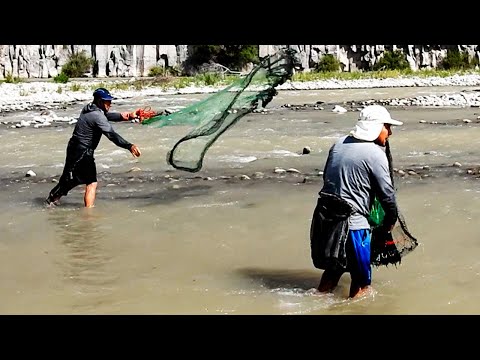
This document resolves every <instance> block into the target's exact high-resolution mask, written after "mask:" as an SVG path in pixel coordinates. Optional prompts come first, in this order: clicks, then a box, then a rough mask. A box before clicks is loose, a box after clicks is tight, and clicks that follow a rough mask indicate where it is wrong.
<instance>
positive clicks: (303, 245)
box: [0, 87, 480, 315]
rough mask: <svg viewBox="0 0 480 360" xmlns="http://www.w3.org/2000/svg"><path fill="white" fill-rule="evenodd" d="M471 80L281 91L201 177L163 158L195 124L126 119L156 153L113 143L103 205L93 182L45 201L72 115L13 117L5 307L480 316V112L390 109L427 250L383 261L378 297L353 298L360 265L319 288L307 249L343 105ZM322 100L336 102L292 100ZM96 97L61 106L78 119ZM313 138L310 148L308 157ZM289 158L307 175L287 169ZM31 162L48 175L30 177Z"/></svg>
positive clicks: (209, 158) (8, 136) (345, 120)
mask: <svg viewBox="0 0 480 360" xmlns="http://www.w3.org/2000/svg"><path fill="white" fill-rule="evenodd" d="M461 90H465V88H452V87H448V88H400V89H351V90H318V91H280V92H279V94H278V95H277V96H276V97H275V98H274V100H273V101H272V102H271V103H270V104H269V105H268V106H267V113H266V114H259V113H252V114H249V115H247V116H245V117H244V118H242V119H241V120H240V121H239V122H238V123H237V124H235V126H233V127H232V128H231V129H229V130H228V131H227V132H225V133H224V134H223V135H222V136H221V137H220V138H219V139H218V140H217V142H216V143H215V144H214V145H213V146H212V147H211V148H210V149H209V151H208V152H207V153H206V156H205V159H204V164H203V168H202V169H201V170H200V171H199V172H197V173H189V172H185V171H181V170H175V169H173V168H172V167H170V166H169V165H168V164H167V163H166V160H165V158H166V154H167V151H168V150H169V149H170V148H171V147H172V146H173V145H174V144H175V142H176V141H177V140H179V139H180V138H181V137H182V136H183V135H185V134H186V132H187V130H188V129H187V128H185V127H173V126H172V127H164V128H154V127H148V126H142V125H140V124H135V123H116V124H114V127H115V128H116V129H117V131H118V132H119V133H120V134H121V135H122V136H124V137H125V138H126V139H127V140H129V141H131V142H133V143H135V144H137V145H138V146H139V147H140V149H141V150H142V156H141V157H140V158H138V159H135V158H133V157H132V156H131V155H130V153H129V152H128V151H125V150H123V149H121V148H118V147H116V146H115V145H113V144H112V143H111V142H109V141H108V140H107V139H106V138H105V137H104V138H103V139H102V140H101V143H100V146H99V148H98V150H97V151H96V162H97V170H98V173H99V176H98V178H99V187H98V194H97V201H96V206H95V207H94V208H92V209H84V208H83V187H81V186H79V187H77V188H75V189H74V190H72V191H71V192H70V193H69V195H68V196H66V197H64V198H62V200H61V205H60V206H58V207H55V208H46V207H45V206H44V204H43V199H44V198H45V197H46V196H47V194H48V192H49V191H50V189H51V188H52V187H53V186H54V185H55V183H54V182H53V181H54V179H58V177H59V176H60V173H61V171H62V167H63V162H64V157H65V148H66V144H67V141H68V139H69V137H70V135H71V132H72V130H73V126H72V125H61V126H54V127H48V128H38V129H36V128H31V127H30V128H15V129H14V128H10V127H8V126H5V125H2V126H0V140H1V143H2V147H3V152H2V155H1V157H0V181H1V185H2V186H1V188H0V218H1V222H0V234H1V236H0V260H1V261H0V296H1V298H2V301H1V302H0V313H2V314H271V315H277V314H314V315H321V314H476V313H479V312H480V305H479V304H480V301H479V300H480V299H479V297H480V260H479V257H478V254H479V251H480V242H479V240H478V239H479V236H478V235H479V230H478V225H477V224H478V223H477V219H478V217H479V213H480V207H479V206H478V202H479V200H480V199H479V198H480V181H479V180H478V178H477V176H478V175H476V171H477V168H478V166H479V161H478V148H479V142H480V140H479V139H480V127H479V121H478V120H477V117H478V116H479V115H480V114H479V109H477V108H418V107H417V108H415V107H405V108H392V109H391V113H392V116H393V117H394V118H397V119H400V120H402V121H404V125H403V126H401V127H395V128H393V135H392V137H391V138H390V143H391V149H392V153H393V157H394V159H393V160H394V166H395V167H396V168H397V169H400V170H403V171H404V172H405V173H406V175H399V174H398V173H396V178H395V184H396V187H397V196H398V202H399V206H400V209H401V210H402V213H403V215H404V216H405V218H406V221H407V224H408V227H409V229H410V231H411V232H412V234H413V235H414V236H415V237H416V238H417V239H418V241H419V243H420V245H419V246H418V247H417V248H416V249H415V251H413V252H412V253H410V254H408V255H407V256H406V257H404V258H403V260H402V262H401V264H400V265H398V266H397V267H395V266H389V267H379V268H374V271H373V283H372V285H373V289H374V291H373V292H372V293H371V294H370V295H368V296H366V297H363V298H360V299H357V300H349V299H348V298H347V296H348V289H349V284H350V279H349V276H348V274H346V275H344V276H343V277H342V278H341V280H340V283H339V286H338V287H337V289H336V290H335V291H334V292H333V293H332V294H324V295H318V294H316V293H315V288H316V287H317V285H318V282H319V279H320V276H321V273H322V272H321V270H318V269H315V268H314V267H313V264H312V262H311V259H310V248H309V227H310V221H311V215H312V212H313V208H314V206H315V202H316V198H317V193H318V191H319V189H320V188H321V184H322V180H321V176H318V173H319V171H321V170H323V165H324V163H325V160H326V156H327V152H328V148H329V147H330V145H331V144H332V142H333V141H334V140H335V139H336V138H337V137H338V136H341V135H343V134H345V133H347V132H348V131H349V130H350V129H351V128H352V126H353V124H354V122H355V120H356V117H357V116H358V112H355V111H349V112H347V113H344V114H337V113H334V112H332V111H331V108H332V107H333V104H334V103H338V102H343V101H360V100H368V99H383V98H391V97H406V96H416V95H419V94H422V95H428V94H434V93H435V94H438V93H445V92H454V91H461ZM205 96H208V95H168V96H165V97H160V98H152V97H140V96H139V97H137V98H133V99H127V100H118V101H117V102H115V103H114V105H113V108H112V110H118V111H123V110H133V109H134V108H136V107H143V106H151V107H152V108H154V109H156V108H165V107H171V108H175V107H182V106H186V105H188V104H190V103H192V102H194V101H197V100H200V99H203V98H204V97H205ZM317 101H323V102H324V110H313V108H312V107H300V108H299V109H298V110H292V108H286V107H283V106H282V105H284V104H292V105H295V104H297V105H303V104H314V103H315V102H317ZM82 106H83V104H77V105H72V106H69V107H68V108H66V109H63V110H56V111H57V114H58V115H59V116H77V115H78V113H79V111H80V109H81V107H82ZM38 113H39V112H38V111H37V112H35V111H28V112H17V113H11V114H6V115H5V116H4V117H3V119H2V120H3V121H19V120H21V119H31V118H32V117H33V116H35V115H38ZM463 119H470V120H472V122H470V123H465V122H463V121H462V120H463ZM421 120H425V123H422V122H421ZM434 121H436V122H437V123H436V124H432V123H431V122H434ZM306 146H309V147H310V148H311V153H310V154H305V155H302V150H303V148H304V147H306ZM455 162H458V163H459V164H456V165H457V166H454V163H455ZM275 167H282V168H284V169H289V168H295V169H297V170H298V173H296V172H287V173H285V174H276V173H274V169H275ZM28 170H32V171H34V172H35V173H36V176H34V177H26V176H25V175H26V173H27V171H28ZM469 170H470V171H469ZM408 171H415V173H416V174H414V173H411V174H408ZM256 172H262V173H263V174H264V176H263V177H261V178H256V177H254V174H255V173H256ZM241 175H247V176H248V177H249V178H250V179H242V178H241Z"/></svg>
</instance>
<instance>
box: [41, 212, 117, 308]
mask: <svg viewBox="0 0 480 360" xmlns="http://www.w3.org/2000/svg"><path fill="white" fill-rule="evenodd" d="M93 210H94V209H85V208H81V209H74V210H71V209H62V208H56V209H52V210H51V211H48V222H49V223H50V224H51V225H52V226H53V227H54V228H55V230H56V232H57V234H58V240H59V241H60V242H61V248H62V249H63V250H64V252H61V253H60V255H59V256H58V257H57V259H56V264H57V266H58V267H59V269H60V271H61V273H62V277H63V281H65V282H66V283H67V284H65V286H68V287H73V289H74V290H73V292H74V293H75V298H76V299H78V302H77V304H76V305H73V307H74V308H75V307H78V306H83V307H84V306H89V305H90V304H89V300H88V299H89V298H90V301H95V302H98V301H99V300H98V296H100V297H101V296H103V297H105V296H107V295H108V294H109V293H110V292H111V291H112V289H113V285H114V284H115V282H116V280H117V279H118V275H117V274H115V273H113V272H112V271H110V269H109V264H110V263H111V262H112V255H111V254H110V253H109V251H108V249H106V248H105V242H104V240H105V238H106V236H105V231H104V229H103V228H102V221H103V220H104V216H103V215H102V214H100V213H99V212H98V211H93ZM91 295H96V298H97V299H96V300H92V298H91V297H90V296H91ZM93 299H95V297H94V298H93Z"/></svg>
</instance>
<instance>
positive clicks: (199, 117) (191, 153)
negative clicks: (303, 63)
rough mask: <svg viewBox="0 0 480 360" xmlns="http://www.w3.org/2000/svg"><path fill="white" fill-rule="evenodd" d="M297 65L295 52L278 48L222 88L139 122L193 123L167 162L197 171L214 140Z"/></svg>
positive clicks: (267, 98)
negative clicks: (204, 97) (179, 108)
mask: <svg viewBox="0 0 480 360" xmlns="http://www.w3.org/2000/svg"><path fill="white" fill-rule="evenodd" d="M298 66H300V61H299V58H298V53H297V52H296V51H295V50H293V49H290V48H285V49H281V50H279V51H278V52H276V53H275V54H273V55H270V56H267V57H265V58H263V59H262V61H261V62H260V64H258V65H257V66H256V67H255V68H254V69H253V70H252V71H251V72H250V73H249V74H247V75H246V76H244V77H240V78H239V79H238V80H236V81H235V82H234V83H232V84H231V85H229V86H228V87H226V88H224V89H223V90H220V91H218V92H216V93H215V94H213V95H211V96H209V97H207V98H206V99H204V100H202V101H199V102H197V103H195V104H193V105H190V106H188V107H186V108H183V109H181V110H179V111H177V112H175V113H171V114H162V115H159V116H154V117H151V118H149V119H145V120H144V121H143V122H142V124H143V125H151V126H155V127H162V126H167V125H190V126H195V127H194V128H193V130H191V131H190V132H189V133H188V134H187V135H185V136H184V137H183V138H181V139H180V140H178V141H177V142H176V144H175V145H174V146H173V148H172V149H171V150H170V151H169V152H168V153H167V162H168V163H169V164H170V165H172V166H173V167H174V168H176V169H180V170H185V171H190V172H197V171H198V170H200V169H201V168H202V163H203V158H204V156H205V153H206V152H207V150H208V148H209V147H210V146H211V145H212V144H213V143H214V142H215V140H217V139H218V137H219V136H220V135H221V134H222V133H224V132H225V131H226V130H227V129H228V128H229V127H231V126H232V125H234V124H235V123H236V122H237V121H238V120H240V119H241V118H242V117H243V116H244V115H246V114H248V113H250V112H252V111H253V110H255V109H256V108H257V107H258V106H259V105H260V104H261V106H262V107H265V106H266V105H267V104H268V103H269V102H270V101H271V100H272V98H273V97H274V96H275V95H276V94H277V91H276V89H275V87H276V86H278V85H281V84H283V83H284V82H285V81H287V80H288V79H290V78H291V76H292V75H293V72H294V69H295V68H296V67H298Z"/></svg>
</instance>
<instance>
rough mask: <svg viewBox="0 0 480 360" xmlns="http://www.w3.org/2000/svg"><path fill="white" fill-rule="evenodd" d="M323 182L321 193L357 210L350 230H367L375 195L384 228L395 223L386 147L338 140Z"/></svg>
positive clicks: (328, 160)
mask: <svg viewBox="0 0 480 360" xmlns="http://www.w3.org/2000/svg"><path fill="white" fill-rule="evenodd" d="M323 181H324V184H323V188H322V190H321V191H324V192H327V193H331V194H337V195H339V196H340V197H342V198H343V199H345V200H346V201H348V202H349V203H350V204H352V205H353V206H354V207H355V208H356V209H357V210H358V213H355V214H354V215H352V216H351V217H350V219H349V225H350V229H351V230H358V229H368V228H370V225H369V223H368V220H367V218H366V215H368V213H369V212H370V208H371V204H373V199H374V197H375V196H377V197H378V199H379V201H380V203H381V204H382V207H383V210H384V211H385V218H384V225H386V226H389V225H393V224H394V223H395V222H396V220H397V216H398V212H397V204H396V198H395V189H394V187H393V185H392V179H391V177H390V172H389V166H388V160H387V156H386V154H385V148H383V147H381V146H379V145H377V144H375V143H374V142H372V141H363V140H358V139H356V138H354V137H353V136H349V135H347V136H343V137H341V138H340V139H338V140H337V141H336V142H335V143H334V144H333V145H332V147H331V148H330V151H329V155H328V158H327V162H326V164H325V169H324V173H323Z"/></svg>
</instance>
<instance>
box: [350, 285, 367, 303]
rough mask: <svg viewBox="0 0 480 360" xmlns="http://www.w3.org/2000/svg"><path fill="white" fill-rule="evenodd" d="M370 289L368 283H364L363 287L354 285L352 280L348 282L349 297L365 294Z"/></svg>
mask: <svg viewBox="0 0 480 360" xmlns="http://www.w3.org/2000/svg"><path fill="white" fill-rule="evenodd" d="M370 289H371V286H370V285H366V286H364V287H360V286H358V285H356V284H355V283H354V282H353V281H352V283H351V284H350V294H349V297H351V298H352V299H356V298H359V297H361V296H363V295H365V294H366V293H368V292H369V291H370Z"/></svg>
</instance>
